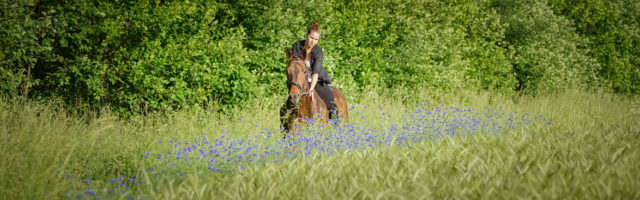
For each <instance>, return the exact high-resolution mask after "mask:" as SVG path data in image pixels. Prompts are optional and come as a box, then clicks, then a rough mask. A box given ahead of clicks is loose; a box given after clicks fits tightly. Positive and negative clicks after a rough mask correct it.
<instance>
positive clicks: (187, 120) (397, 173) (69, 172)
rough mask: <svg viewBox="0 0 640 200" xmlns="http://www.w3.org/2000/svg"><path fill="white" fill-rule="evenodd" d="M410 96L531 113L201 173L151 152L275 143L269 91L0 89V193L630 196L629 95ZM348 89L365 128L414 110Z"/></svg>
mask: <svg viewBox="0 0 640 200" xmlns="http://www.w3.org/2000/svg"><path fill="white" fill-rule="evenodd" d="M413 96H414V97H425V98H432V99H431V103H430V104H431V105H433V106H440V105H441V104H440V103H443V104H445V106H447V107H456V108H462V109H474V110H477V111H478V112H479V111H480V110H483V109H485V107H488V108H490V109H495V110H497V109H502V110H503V112H504V113H505V114H508V113H515V112H519V113H530V114H531V115H532V116H534V115H535V116H539V115H542V116H544V118H545V120H533V121H532V123H530V124H520V125H517V126H514V127H513V128H508V129H507V128H505V129H503V130H501V131H499V132H491V133H489V134H486V133H485V132H482V131H476V132H467V133H468V134H457V135H447V134H445V135H444V136H441V137H432V138H431V139H425V140H421V141H419V142H415V143H407V144H406V145H384V144H382V145H376V146H373V147H366V148H352V149H350V148H344V149H341V150H332V151H327V152H323V151H313V152H312V153H310V154H304V153H302V152H304V151H303V150H302V149H300V150H298V151H296V152H295V153H291V154H286V153H284V151H283V155H282V156H279V157H277V158H280V159H277V160H273V159H264V158H263V160H262V161H263V162H260V163H255V162H246V161H241V162H238V163H240V164H225V165H222V167H225V166H226V167H229V168H223V169H224V170H222V171H212V170H210V169H207V166H206V165H205V164H206V163H203V161H200V160H198V159H197V156H196V155H199V154H192V155H190V156H191V157H188V158H189V159H187V160H179V161H174V160H172V159H169V160H171V161H170V162H177V164H176V165H172V163H168V164H165V163H161V161H162V160H163V159H164V157H167V156H169V155H173V156H175V155H178V154H177V153H179V151H178V150H180V149H182V148H183V147H185V142H190V145H191V144H195V143H197V142H196V141H197V140H200V141H202V140H203V137H205V138H207V139H208V140H209V141H212V142H213V140H214V139H216V138H220V137H221V136H222V135H223V134H224V135H225V137H226V138H227V139H229V141H232V140H234V139H243V141H244V142H248V141H249V140H251V142H252V144H254V145H258V146H260V148H264V146H265V145H274V144H276V141H279V140H281V136H282V134H281V133H279V132H278V128H279V120H278V106H279V103H280V102H281V101H282V99H281V98H279V97H271V98H265V99H262V100H259V102H256V103H255V104H254V105H255V106H251V107H249V108H246V109H244V110H239V111H237V112H234V113H225V114H222V113H214V112H209V111H207V110H202V109H190V110H184V111H180V112H178V113H175V114H172V115H161V114H157V115H150V116H145V117H142V116H141V117H134V118H131V119H119V118H117V117H114V116H115V115H112V114H110V113H109V111H108V109H105V110H100V111H93V112H85V113H84V114H80V113H77V112H70V111H69V110H73V109H70V108H63V107H62V106H61V105H62V104H60V103H57V102H48V103H42V102H33V101H29V100H23V99H19V98H3V99H1V100H2V101H1V102H0V121H1V124H0V199H57V198H63V199H64V198H76V197H80V198H87V199H94V198H98V197H100V198H102V199H114V198H127V197H131V198H138V197H139V198H141V199H218V198H223V199H227V198H231V199H236V198H241V199H345V198H356V199H374V198H376V199H377V198H383V199H391V198H393V199H399V198H407V199H417V198H437V199H440V198H456V199H477V198H487V199H488V198H490V199H495V198H508V199H513V198H537V199H551V198H553V199H559V198H562V199H565V198H569V199H585V198H589V199H591V198H607V199H610V198H624V199H637V198H640V193H639V192H637V190H636V189H637V188H640V185H639V183H640V175H639V174H640V173H639V172H640V170H639V169H638V167H637V166H640V161H639V160H640V141H639V140H640V100H639V99H638V98H630V97H624V96H617V95H611V94H608V93H602V92H580V91H566V92H562V93H558V94H551V95H547V96H538V97H527V96H525V97H518V98H515V99H513V98H505V97H500V96H495V95H493V94H491V93H481V94H471V93H463V94H455V95H440V96H434V95H429V94H414V95H413ZM358 98H359V99H360V101H359V102H356V101H354V100H351V104H350V106H354V108H353V110H352V111H351V112H350V114H351V122H352V125H353V126H354V127H368V128H369V129H370V130H373V131H379V132H385V131H389V130H390V127H391V126H393V125H401V124H403V123H406V122H407V118H402V117H401V116H402V115H403V114H405V113H407V111H405V110H408V112H411V111H413V110H415V108H416V104H415V102H413V103H411V102H412V100H411V99H404V100H399V99H388V98H383V97H380V96H378V95H376V94H366V93H365V94H363V95H362V96H359V97H358ZM365 107H367V108H365ZM381 112H384V113H385V115H384V116H383V115H381ZM549 119H551V120H552V121H548V120H549ZM318 130H319V131H320V132H323V131H324V133H327V132H331V131H335V130H336V128H332V127H330V128H327V129H318ZM321 134H322V133H321ZM267 136H270V137H267ZM271 136H272V137H271ZM285 141H292V139H288V140H285ZM395 142H397V141H395ZM225 144H226V143H225ZM391 144H395V143H391ZM176 146H177V148H176ZM299 148H301V147H299ZM194 151H195V150H194ZM168 153H173V154H168ZM157 154H162V156H163V159H157V158H156V156H157ZM185 155H186V154H185ZM284 155H287V156H288V157H285V156H284ZM271 161H276V162H271ZM159 163H160V164H159ZM225 163H226V162H225ZM229 163H231V162H229ZM240 165H242V167H238V166H240ZM161 168H162V169H161ZM160 170H163V171H160Z"/></svg>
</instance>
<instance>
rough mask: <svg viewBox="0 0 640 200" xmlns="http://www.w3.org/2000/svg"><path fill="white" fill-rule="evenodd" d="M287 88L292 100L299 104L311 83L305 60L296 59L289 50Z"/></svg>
mask: <svg viewBox="0 0 640 200" xmlns="http://www.w3.org/2000/svg"><path fill="white" fill-rule="evenodd" d="M287 59H288V60H289V65H288V66H287V86H288V87H289V96H290V97H292V98H290V100H292V101H293V102H296V103H297V102H298V101H299V100H300V98H301V97H302V96H304V95H305V92H306V91H307V90H308V87H309V83H308V80H307V76H306V72H307V67H306V66H305V64H304V58H294V57H293V56H292V55H291V51H289V50H287Z"/></svg>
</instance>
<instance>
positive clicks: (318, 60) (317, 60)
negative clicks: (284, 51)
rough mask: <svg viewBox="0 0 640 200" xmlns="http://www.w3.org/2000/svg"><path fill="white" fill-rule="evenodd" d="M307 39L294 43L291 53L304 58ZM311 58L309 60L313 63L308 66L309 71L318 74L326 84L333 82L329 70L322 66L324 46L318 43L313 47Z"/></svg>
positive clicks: (320, 79)
mask: <svg viewBox="0 0 640 200" xmlns="http://www.w3.org/2000/svg"><path fill="white" fill-rule="evenodd" d="M305 42H306V40H300V41H298V42H295V43H293V47H292V48H291V54H292V56H293V57H296V58H302V55H303V53H305V49H304V43H305ZM310 56H311V58H310V59H309V62H310V63H311V66H310V69H309V68H307V71H309V72H311V74H318V82H324V83H325V84H329V83H331V77H330V76H329V73H327V70H325V69H324V67H322V60H323V58H324V54H323V53H322V48H320V46H318V45H316V46H314V47H313V48H311V53H310Z"/></svg>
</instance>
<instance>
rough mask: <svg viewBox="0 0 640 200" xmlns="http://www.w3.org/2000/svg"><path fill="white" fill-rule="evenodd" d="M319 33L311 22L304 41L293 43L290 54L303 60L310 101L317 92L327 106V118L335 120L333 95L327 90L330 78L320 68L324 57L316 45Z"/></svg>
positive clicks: (325, 71) (317, 27) (317, 28)
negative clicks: (309, 84)
mask: <svg viewBox="0 0 640 200" xmlns="http://www.w3.org/2000/svg"><path fill="white" fill-rule="evenodd" d="M321 33H322V32H321V30H320V27H319V26H318V23H316V22H311V25H309V29H308V30H307V35H306V39H305V40H300V41H298V42H295V43H293V47H292V49H291V53H292V56H293V57H297V58H305V59H304V61H305V65H306V66H307V79H308V81H309V82H310V83H311V87H310V89H309V95H310V96H311V101H313V99H314V98H315V97H314V95H313V91H314V90H315V91H317V92H318V95H320V98H321V99H322V100H323V101H324V102H325V103H326V104H327V109H328V110H329V118H331V119H336V118H337V114H336V113H337V111H336V109H337V106H336V102H335V98H334V96H333V93H332V92H331V89H329V84H330V83H331V77H330V76H329V73H327V70H325V69H324V67H322V60H323V57H324V55H323V53H322V48H320V46H318V45H317V44H318V41H319V40H320V34H321Z"/></svg>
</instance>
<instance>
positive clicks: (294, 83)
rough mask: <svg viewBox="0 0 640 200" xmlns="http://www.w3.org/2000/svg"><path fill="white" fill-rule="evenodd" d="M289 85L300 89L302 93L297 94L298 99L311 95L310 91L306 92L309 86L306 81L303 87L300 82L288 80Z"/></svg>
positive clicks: (295, 61)
mask: <svg viewBox="0 0 640 200" xmlns="http://www.w3.org/2000/svg"><path fill="white" fill-rule="evenodd" d="M289 62H293V63H304V61H301V60H292V61H289ZM287 83H288V84H291V85H295V86H296V87H298V89H300V92H298V93H297V94H296V96H297V97H298V98H296V99H299V98H300V97H302V96H304V95H307V94H309V91H306V92H304V89H305V88H306V87H307V84H308V83H307V82H306V81H305V82H304V83H303V85H300V84H299V83H298V82H295V81H292V80H289V79H287Z"/></svg>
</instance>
